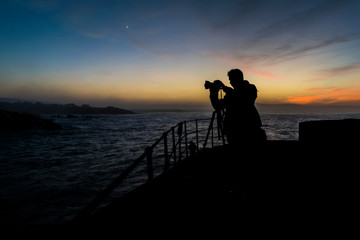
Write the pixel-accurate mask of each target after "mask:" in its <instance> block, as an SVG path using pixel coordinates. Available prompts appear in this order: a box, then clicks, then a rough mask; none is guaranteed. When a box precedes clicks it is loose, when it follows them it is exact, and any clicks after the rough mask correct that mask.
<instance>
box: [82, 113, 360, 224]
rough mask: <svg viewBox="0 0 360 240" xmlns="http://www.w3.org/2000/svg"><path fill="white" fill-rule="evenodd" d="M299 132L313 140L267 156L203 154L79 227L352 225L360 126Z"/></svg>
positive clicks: (274, 147) (271, 144)
mask: <svg viewBox="0 0 360 240" xmlns="http://www.w3.org/2000/svg"><path fill="white" fill-rule="evenodd" d="M349 122H351V125H352V126H353V127H350V128H349ZM313 125H317V126H318V127H319V128H321V127H323V126H326V127H328V126H329V125H331V126H332V127H331V128H327V129H328V131H332V132H342V135H341V138H338V137H339V135H338V134H334V135H331V134H328V138H327V141H316V142H314V141H311V140H308V139H311V135H312V132H314V131H312V129H311V127H312V126H313ZM300 128H301V131H300V133H301V135H302V134H305V135H307V138H302V136H300V139H301V141H266V142H265V143H263V145H262V146H261V149H259V148H258V146H253V147H249V146H247V147H246V148H239V147H233V145H224V146H219V147H214V148H212V149H205V150H204V151H201V152H198V153H196V154H195V155H192V156H190V157H189V158H187V159H185V160H183V161H182V162H180V163H179V164H178V165H176V166H175V167H174V168H172V169H170V170H169V171H167V172H166V173H164V174H163V175H160V176H159V177H157V178H155V179H154V180H153V181H152V182H151V183H146V184H144V185H142V186H140V187H139V188H137V189H135V190H134V191H132V192H130V193H129V194H127V195H125V196H124V197H122V198H120V199H117V200H115V201H113V202H112V203H111V204H109V205H108V206H106V207H105V208H103V209H102V210H100V211H98V212H95V213H94V214H93V215H91V216H88V217H87V218H85V219H78V221H79V222H80V223H90V224H96V225H98V224H100V225H101V224H113V223H116V224H119V225H120V226H126V225H133V224H145V225H149V226H153V227H154V226H157V224H168V225H169V224H170V225H171V224H172V223H174V224H179V223H186V224H202V225H204V224H205V225H207V224H210V225H211V226H214V225H221V224H229V226H233V225H236V226H237V227H238V228H241V226H242V225H241V223H243V222H249V221H250V222H251V221H254V220H256V221H258V220H261V221H265V222H266V223H267V224H269V225H270V224H272V223H274V221H275V220H279V219H280V220H281V223H282V224H284V223H285V224H287V225H286V226H289V225H292V226H301V225H298V224H301V223H304V221H305V222H306V224H315V225H316V224H319V223H320V222H321V223H322V224H324V223H325V224H331V226H333V225H337V224H341V223H345V222H347V221H352V220H351V219H352V217H349V214H350V216H353V217H354V216H356V211H355V209H356V208H357V205H358V200H359V198H358V196H357V195H358V194H357V189H358V183H359V174H358V170H357V169H358V168H357V167H356V166H357V159H358V151H357V146H358V144H359V143H360V140H359V138H358V137H356V136H359V135H360V120H358V119H357V120H355V119H354V120H341V121H332V122H328V121H322V122H316V123H312V122H310V123H302V124H300ZM351 129H352V130H353V131H343V130H351ZM317 134H318V133H315V132H314V136H316V135H317ZM154 217H156V219H157V220H156V221H157V222H156V223H155V222H154V220H153V219H154ZM238 224H240V225H238ZM294 224H295V225H294ZM283 226H285V225H282V227H283ZM326 226H330V225H326Z"/></svg>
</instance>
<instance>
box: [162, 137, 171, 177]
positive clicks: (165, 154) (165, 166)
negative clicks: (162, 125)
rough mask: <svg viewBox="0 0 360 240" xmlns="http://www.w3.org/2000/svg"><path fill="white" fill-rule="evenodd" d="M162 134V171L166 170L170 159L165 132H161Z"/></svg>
mask: <svg viewBox="0 0 360 240" xmlns="http://www.w3.org/2000/svg"><path fill="white" fill-rule="evenodd" d="M163 136H164V158H165V159H164V171H167V170H168V169H169V167H170V159H169V150H168V143H167V132H165V133H164V134H163Z"/></svg>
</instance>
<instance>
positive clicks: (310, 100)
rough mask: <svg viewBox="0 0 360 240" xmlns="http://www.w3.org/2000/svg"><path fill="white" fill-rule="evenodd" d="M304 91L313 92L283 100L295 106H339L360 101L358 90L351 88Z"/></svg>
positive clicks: (359, 91)
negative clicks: (332, 104)
mask: <svg viewBox="0 0 360 240" xmlns="http://www.w3.org/2000/svg"><path fill="white" fill-rule="evenodd" d="M305 91H306V92H313V94H310V95H305V96H288V97H287V98H286V99H285V102H286V103H295V104H314V103H315V104H330V103H336V104H341V103H346V102H355V101H360V90H358V89H353V88H341V87H327V88H312V89H306V90H305ZM320 92H321V93H320Z"/></svg>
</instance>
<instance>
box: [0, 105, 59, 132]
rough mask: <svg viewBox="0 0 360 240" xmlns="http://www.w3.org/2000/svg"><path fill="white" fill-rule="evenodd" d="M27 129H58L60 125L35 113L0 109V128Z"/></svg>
mask: <svg viewBox="0 0 360 240" xmlns="http://www.w3.org/2000/svg"><path fill="white" fill-rule="evenodd" d="M29 129H48V130H58V129H62V127H61V126H60V125H59V124H56V123H54V122H53V121H52V120H50V119H44V118H42V117H40V116H37V115H33V114H29V113H18V112H11V111H2V110H0V130H29Z"/></svg>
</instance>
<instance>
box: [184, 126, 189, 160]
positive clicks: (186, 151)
mask: <svg viewBox="0 0 360 240" xmlns="http://www.w3.org/2000/svg"><path fill="white" fill-rule="evenodd" d="M184 132H185V133H184V137H185V155H186V157H188V156H189V153H188V142H187V130H186V121H185V122H184Z"/></svg>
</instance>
